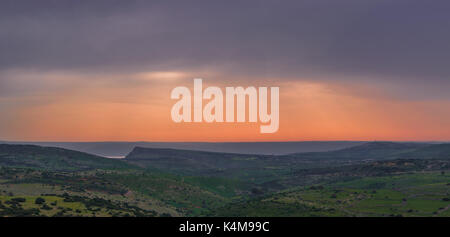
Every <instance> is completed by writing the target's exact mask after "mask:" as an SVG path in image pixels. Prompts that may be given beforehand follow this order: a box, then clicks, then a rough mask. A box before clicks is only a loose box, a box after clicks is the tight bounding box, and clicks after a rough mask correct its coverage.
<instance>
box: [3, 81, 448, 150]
mask: <svg viewBox="0 0 450 237" xmlns="http://www.w3.org/2000/svg"><path fill="white" fill-rule="evenodd" d="M135 76H136V78H137V79H136V81H134V84H127V85H126V86H123V85H120V84H118V85H110V84H108V86H105V85H104V84H103V83H104V81H102V80H99V82H96V83H91V84H89V87H86V86H84V87H74V88H72V89H69V90H67V91H64V93H49V94H43V95H34V96H35V97H38V98H46V99H48V100H49V102H47V103H36V104H33V103H25V104H26V105H23V106H18V107H17V108H14V109H12V110H10V111H9V113H8V114H5V116H4V118H3V119H4V120H2V122H3V123H5V122H7V126H4V127H2V130H3V131H2V136H4V137H0V138H1V139H6V140H22V141H161V142H164V141H166V142H187V141H191V142H192V141H204V142H234V141H237V142H238V141H305V140H308V141H319V140H327V141H330V140H365V141H369V140H392V141H420V140H422V141H424V140H436V141H437V140H450V112H448V111H446V110H443V109H442V108H448V107H449V106H450V102H448V101H404V100H396V99H393V98H385V97H382V96H378V95H376V94H374V95H370V96H364V95H362V94H364V93H362V94H361V92H360V91H361V90H362V88H357V87H354V88H353V89H348V88H346V89H345V90H344V89H342V87H341V86H340V85H337V84H333V83H315V82H312V81H311V80H298V81H285V82H280V83H279V85H265V84H263V85H258V83H257V82H255V83H253V82H248V81H245V82H244V83H242V84H236V83H235V82H230V83H228V82H227V83H225V82H223V81H221V82H218V81H214V80H208V78H206V77H205V78H204V82H205V84H204V88H205V87H207V86H212V85H213V86H219V87H221V88H224V87H225V86H249V85H250V84H251V85H252V86H255V87H258V86H279V87H280V127H279V131H278V132H276V133H274V134H260V133H259V126H260V123H231V124H230V123H205V122H203V123H180V124H177V123H174V122H173V121H172V119H171V118H170V109H171V108H172V105H173V104H174V103H175V101H173V100H170V91H171V90H172V89H173V88H175V87H176V86H179V85H183V86H188V87H189V88H192V85H193V84H192V80H187V79H180V78H184V77H186V74H182V73H176V72H171V73H153V74H151V73H149V74H137V75H135ZM155 77H166V79H167V80H164V81H158V80H153V78H155ZM274 81H275V80H274ZM70 85H72V84H70ZM353 92H355V93H353ZM356 92H358V93H356ZM33 99H35V98H34V97H33V98H29V100H30V101H32V100H33ZM24 100H25V99H24ZM6 119H8V120H6ZM444 128H445V129H444Z"/></svg>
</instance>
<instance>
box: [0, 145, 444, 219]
mask: <svg viewBox="0 0 450 237" xmlns="http://www.w3.org/2000/svg"><path fill="white" fill-rule="evenodd" d="M324 144H325V146H322V148H321V149H324V150H327V149H329V148H330V147H338V146H342V145H345V146H346V147H345V148H342V149H332V150H330V151H322V152H299V153H292V154H283V153H284V152H281V154H283V155H267V154H243V153H223V152H211V151H198V150H183V149H171V148H148V147H140V146H135V147H134V148H132V149H131V150H130V151H129V153H128V154H127V155H126V157H125V158H124V159H109V158H105V157H102V156H98V155H92V154H88V153H84V152H80V151H74V150H68V149H64V148H57V147H43V146H37V145H28V144H27V145H19V144H0V215H1V216H155V217H159V216H380V217H381V216H384V217H389V216H404V217H408V216H450V210H449V208H450V173H449V172H450V144H447V143H443V144H429V143H393V142H365V143H364V142H357V143H354V144H353V145H351V146H349V144H344V143H342V142H339V143H338V144H334V146H333V145H331V146H330V144H329V143H324ZM261 145H263V144H261ZM289 145H293V144H289ZM244 147H245V146H244ZM299 149H303V148H299ZM314 149H318V148H317V147H314Z"/></svg>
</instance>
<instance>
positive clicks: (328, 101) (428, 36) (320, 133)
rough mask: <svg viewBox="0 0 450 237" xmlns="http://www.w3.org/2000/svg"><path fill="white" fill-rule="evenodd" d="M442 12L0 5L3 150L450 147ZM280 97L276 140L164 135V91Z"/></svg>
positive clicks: (235, 134) (253, 129) (237, 134)
mask: <svg viewBox="0 0 450 237" xmlns="http://www.w3.org/2000/svg"><path fill="white" fill-rule="evenodd" d="M449 12H450V3H449V2H448V1H443V0H433V1H426V0H407V1H406V0H396V1H392V0H377V1H373V0H340V1H335V0H304V1H302V0H297V1H289V0H286V1H274V0H272V1H264V0H260V1H254V0H247V1H233V0H230V1H198V0H193V1H170V0H169V1H167V0H166V1H133V0H130V1H116V0H109V1H99V0H91V1H66V0H54V1H49V0H42V1H31V0H28V1H21V0H19V1H11V0H5V1H2V2H1V3H0V140H15V141H305V140H308V141H315V140H364V141H371V140H393V141H449V140H450V93H449V91H450V66H449V63H450V44H449V43H448V42H450V30H449V26H450V14H448V13H449ZM193 78H203V83H204V84H205V85H204V87H206V86H218V87H221V88H225V87H227V86H244V87H246V86H254V87H262V86H267V87H271V86H277V87H280V127H279V130H278V132H276V133H273V134H260V133H259V126H260V124H255V123H242V124H241V123H211V124H209V123H174V122H173V121H172V120H171V117H170V110H171V108H172V105H173V104H174V103H175V102H176V101H174V100H171V99H170V92H171V90H172V89H173V88H175V87H177V86H187V87H189V88H192V87H193Z"/></svg>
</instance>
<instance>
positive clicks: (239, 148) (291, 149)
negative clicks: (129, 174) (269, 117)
mask: <svg viewBox="0 0 450 237" xmlns="http://www.w3.org/2000/svg"><path fill="white" fill-rule="evenodd" d="M0 143H4V144H30V145H38V146H51V147H60V148H66V149H71V150H76V151H82V152H87V153H91V154H96V155H100V156H107V157H125V156H126V155H128V153H130V151H131V150H133V148H134V147H147V148H172V149H184V150H199V151H214V152H226V153H241V154H262V155H286V154H291V153H299V152H317V151H331V150H337V149H342V148H347V147H351V146H355V145H358V144H362V143H364V142H362V141H305V142H23V141H16V142H14V141H9V142H6V141H4V142H2V141H0Z"/></svg>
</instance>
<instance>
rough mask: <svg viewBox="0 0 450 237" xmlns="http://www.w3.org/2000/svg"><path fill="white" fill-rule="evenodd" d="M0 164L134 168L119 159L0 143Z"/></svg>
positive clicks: (64, 168)
mask: <svg viewBox="0 0 450 237" xmlns="http://www.w3.org/2000/svg"><path fill="white" fill-rule="evenodd" d="M0 166H8V167H28V168H39V169H46V170H54V171H76V170H87V169H98V168H102V169H117V168H136V166H133V165H130V164H128V163H126V162H123V161H121V160H114V159H108V158H104V157H100V156H96V155H91V154H87V153H83V152H78V151H72V150H67V149H62V148H56V147H41V146H35V145H8V144H0Z"/></svg>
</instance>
